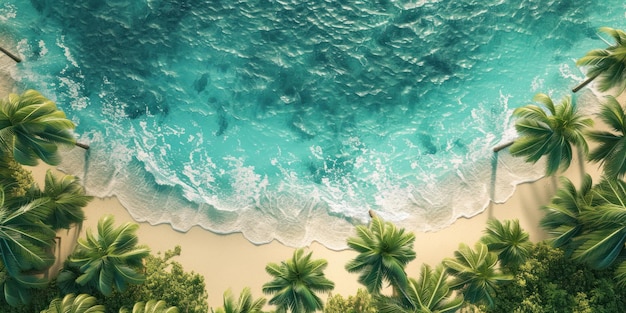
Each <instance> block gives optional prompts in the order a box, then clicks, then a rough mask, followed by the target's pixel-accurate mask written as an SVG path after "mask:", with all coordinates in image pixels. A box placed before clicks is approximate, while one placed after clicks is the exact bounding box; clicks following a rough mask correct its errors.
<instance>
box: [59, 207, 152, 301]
mask: <svg viewBox="0 0 626 313" xmlns="http://www.w3.org/2000/svg"><path fill="white" fill-rule="evenodd" d="M113 223H114V217H113V215H110V214H107V215H104V216H103V217H101V218H100V220H99V221H98V233H97V234H96V235H94V234H93V233H92V232H91V230H87V234H86V238H81V239H79V240H78V246H77V247H76V250H75V251H74V252H73V253H72V255H70V257H69V258H68V260H67V261H66V262H65V268H64V270H63V271H62V272H61V273H60V274H59V276H58V278H57V282H58V284H59V287H60V288H61V289H62V290H64V291H65V292H68V291H69V292H75V291H87V292H92V291H94V290H95V291H98V292H100V293H102V294H103V295H105V296H109V295H111V293H112V292H113V290H114V289H116V290H118V291H124V290H125V289H126V288H127V287H128V284H140V283H142V282H143V281H144V279H145V277H144V275H143V273H142V272H143V269H144V265H143V259H144V258H145V257H147V256H148V254H149V253H150V249H148V248H147V247H142V246H138V245H137V242H138V238H137V235H136V231H137V229H138V228H139V225H137V224H136V223H124V224H123V225H121V226H119V227H115V226H114V225H113Z"/></svg>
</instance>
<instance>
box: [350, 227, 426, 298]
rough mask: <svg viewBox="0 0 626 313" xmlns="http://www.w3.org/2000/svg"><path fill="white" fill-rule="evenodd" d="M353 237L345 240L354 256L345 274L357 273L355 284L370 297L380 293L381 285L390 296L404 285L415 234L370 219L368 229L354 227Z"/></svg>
mask: <svg viewBox="0 0 626 313" xmlns="http://www.w3.org/2000/svg"><path fill="white" fill-rule="evenodd" d="M356 232H357V236H356V237H350V238H348V247H350V248H352V249H354V250H355V251H356V252H357V253H358V255H357V256H356V258H354V259H353V260H351V261H350V262H348V264H346V270H348V272H350V273H353V272H360V275H359V283H361V284H363V285H364V286H365V287H366V288H367V291H369V292H371V293H372V294H375V295H377V294H380V292H381V290H382V288H383V282H387V283H389V284H390V285H391V286H392V288H394V293H397V292H398V291H403V290H405V289H406V287H407V286H408V278H407V275H406V272H405V268H406V265H407V264H408V263H409V262H410V261H412V260H414V259H415V257H416V254H415V251H414V250H413V243H414V242H415V235H414V234H413V233H410V232H406V231H405V230H404V229H399V228H397V227H396V226H395V225H393V224H392V223H390V222H385V221H383V220H382V219H381V218H380V217H377V216H374V217H373V218H372V221H371V223H370V225H369V227H368V226H364V225H359V226H357V227H356Z"/></svg>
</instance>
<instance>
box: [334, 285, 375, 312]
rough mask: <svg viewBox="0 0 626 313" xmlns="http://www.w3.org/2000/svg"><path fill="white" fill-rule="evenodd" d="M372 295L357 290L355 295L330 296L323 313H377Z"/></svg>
mask: <svg viewBox="0 0 626 313" xmlns="http://www.w3.org/2000/svg"><path fill="white" fill-rule="evenodd" d="M377 312H378V311H377V310H376V307H375V306H374V301H373V300H372V295H370V294H369V293H368V292H367V291H366V290H363V289H360V288H359V290H357V292H356V295H354V296H348V298H344V297H343V296H341V295H339V294H336V295H330V296H329V297H328V300H327V301H326V305H325V306H324V313H377Z"/></svg>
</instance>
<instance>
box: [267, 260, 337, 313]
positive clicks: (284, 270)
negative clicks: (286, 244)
mask: <svg viewBox="0 0 626 313" xmlns="http://www.w3.org/2000/svg"><path fill="white" fill-rule="evenodd" d="M311 254H312V252H309V253H308V254H305V253H304V249H297V250H296V251H294V253H293V256H292V258H291V259H289V260H286V261H283V262H281V263H280V264H278V263H270V264H268V265H267V266H266V267H265V271H266V272H267V273H268V274H269V275H270V276H272V277H273V279H272V281H270V282H268V283H266V284H265V285H263V293H266V294H269V295H273V296H272V298H271V299H270V300H269V303H270V304H273V305H276V307H277V310H276V311H277V312H279V313H280V312H292V313H296V312H297V313H300V312H315V311H316V310H321V309H323V307H324V305H323V303H322V300H321V298H320V297H319V296H318V295H317V294H316V293H318V292H329V291H331V290H333V288H334V287H335V284H334V283H333V282H332V281H330V280H328V279H327V278H326V277H325V276H324V269H325V268H326V266H327V265H328V262H327V261H326V260H324V259H317V260H313V259H311Z"/></svg>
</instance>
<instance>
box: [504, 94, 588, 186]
mask: <svg viewBox="0 0 626 313" xmlns="http://www.w3.org/2000/svg"><path fill="white" fill-rule="evenodd" d="M533 100H534V101H535V102H537V103H538V104H539V105H535V104H528V105H526V106H523V107H520V108H517V109H515V111H513V116H514V117H516V118H517V119H516V121H515V129H516V130H517V132H518V134H519V135H520V137H519V138H518V139H516V140H515V142H514V143H513V145H511V147H510V148H509V152H510V153H511V154H512V155H513V156H521V157H524V158H525V159H526V161H527V162H531V163H536V162H537V161H539V160H540V159H541V158H542V157H543V156H547V160H546V175H553V174H555V173H557V172H558V171H559V170H564V169H567V168H568V167H569V165H570V163H571V162H572V159H573V152H572V151H573V150H574V147H576V148H578V151H580V152H581V154H580V155H581V156H582V155H584V154H586V153H587V151H588V150H589V147H588V145H587V140H586V139H585V137H584V135H583V134H584V132H585V130H586V129H587V128H588V127H591V126H592V125H593V120H592V119H590V118H588V117H586V116H584V115H582V114H581V113H579V112H578V110H577V108H576V102H575V101H573V100H572V98H571V97H569V96H566V97H564V98H563V100H561V102H560V103H559V104H558V105H557V104H554V102H553V101H552V99H551V98H550V96H548V95H546V94H544V93H538V94H537V95H535V97H534V98H533ZM580 161H581V162H583V161H584V159H583V158H582V157H581V158H580Z"/></svg>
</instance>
